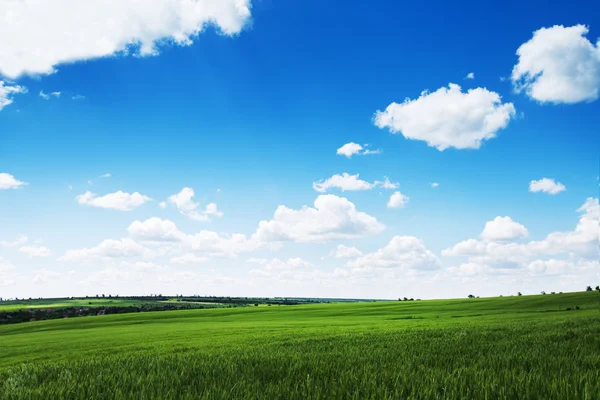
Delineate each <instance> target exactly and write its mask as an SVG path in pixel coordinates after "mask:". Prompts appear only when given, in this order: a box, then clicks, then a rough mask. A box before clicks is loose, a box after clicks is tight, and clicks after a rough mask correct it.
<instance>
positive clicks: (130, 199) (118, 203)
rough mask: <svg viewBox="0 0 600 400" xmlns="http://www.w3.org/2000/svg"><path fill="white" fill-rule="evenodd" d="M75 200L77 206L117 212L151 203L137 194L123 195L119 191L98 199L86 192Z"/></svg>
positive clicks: (149, 199) (146, 197) (123, 193)
mask: <svg viewBox="0 0 600 400" xmlns="http://www.w3.org/2000/svg"><path fill="white" fill-rule="evenodd" d="M75 200H77V202H78V203H79V204H82V205H87V206H92V207H99V208H109V209H112V210H119V211H131V210H133V209H134V208H136V207H139V206H141V205H142V204H144V203H146V202H148V201H151V200H152V199H151V198H150V197H148V196H144V195H143V194H140V193H138V192H135V193H125V192H122V191H120V190H119V191H118V192H115V193H109V194H106V195H104V196H101V197H98V196H97V195H96V194H94V193H92V192H90V191H87V192H85V193H84V194H81V195H79V196H77V197H76V198H75Z"/></svg>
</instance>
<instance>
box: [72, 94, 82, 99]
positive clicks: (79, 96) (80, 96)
mask: <svg viewBox="0 0 600 400" xmlns="http://www.w3.org/2000/svg"><path fill="white" fill-rule="evenodd" d="M71 99H72V100H83V99H85V96H82V95H80V94H76V95H75V96H73V97H71Z"/></svg>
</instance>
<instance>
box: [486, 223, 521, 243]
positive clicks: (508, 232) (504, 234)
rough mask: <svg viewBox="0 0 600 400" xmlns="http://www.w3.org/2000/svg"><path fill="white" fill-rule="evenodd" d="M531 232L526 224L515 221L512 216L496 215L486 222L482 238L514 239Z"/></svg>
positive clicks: (490, 239)
mask: <svg viewBox="0 0 600 400" xmlns="http://www.w3.org/2000/svg"><path fill="white" fill-rule="evenodd" d="M528 235H529V232H528V231H527V228H525V226H523V225H521V224H519V223H518V222H515V221H513V220H512V219H511V218H510V217H496V218H494V219H493V220H492V221H488V222H486V223H485V227H484V228H483V232H481V238H482V239H484V240H489V241H492V240H512V239H518V238H523V237H527V236H528Z"/></svg>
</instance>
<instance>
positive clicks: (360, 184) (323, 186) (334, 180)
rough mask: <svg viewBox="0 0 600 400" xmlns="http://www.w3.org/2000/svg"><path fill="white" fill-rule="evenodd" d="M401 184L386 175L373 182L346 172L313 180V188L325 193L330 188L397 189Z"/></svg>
mask: <svg viewBox="0 0 600 400" xmlns="http://www.w3.org/2000/svg"><path fill="white" fill-rule="evenodd" d="M398 186H400V185H399V184H398V183H394V182H391V181H390V180H389V178H388V177H387V176H386V177H384V180H383V181H375V182H373V183H371V182H367V181H364V180H362V179H360V178H359V175H358V174H356V175H350V174H348V173H346V172H344V173H342V174H341V175H340V174H335V175H333V176H331V177H330V178H327V179H322V180H320V181H318V182H313V189H315V190H316V191H317V192H321V193H324V192H326V191H328V190H330V189H339V190H341V191H342V192H344V191H358V190H371V189H373V188H375V187H381V188H383V189H396V188H398Z"/></svg>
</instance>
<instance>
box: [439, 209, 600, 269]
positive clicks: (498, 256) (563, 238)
mask: <svg viewBox="0 0 600 400" xmlns="http://www.w3.org/2000/svg"><path fill="white" fill-rule="evenodd" d="M599 210H600V207H599V206H598V199H597V198H589V199H587V200H586V202H585V203H584V204H583V205H582V206H581V207H580V208H579V209H578V210H577V211H578V212H580V213H581V216H580V218H579V222H578V224H577V226H576V227H575V229H574V230H572V231H566V232H552V233H550V234H548V235H547V236H546V237H545V238H544V239H543V240H538V241H530V242H528V243H523V244H521V243H514V242H505V241H497V240H485V241H480V240H477V239H468V240H464V241H462V242H459V243H457V244H456V245H454V246H452V247H450V248H447V249H445V250H443V251H442V255H443V256H445V257H457V256H466V257H469V262H472V263H477V264H480V265H488V266H491V267H498V266H500V267H506V266H507V265H509V266H511V265H512V266H513V267H514V266H523V265H525V264H524V263H528V262H532V261H534V260H537V259H540V258H541V257H548V256H557V255H562V256H568V257H570V258H573V257H580V258H583V259H597V258H598V244H599V243H598V241H599V228H598V220H599V218H600V211H599ZM509 225H510V224H509ZM524 229H525V228H524V227H522V228H518V229H517V230H516V232H517V233H518V234H519V235H521V236H522V235H523V234H524V231H523V230H524ZM525 231H526V230H525ZM513 234H514V232H513ZM482 236H483V235H482ZM506 236H510V235H509V234H506Z"/></svg>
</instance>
